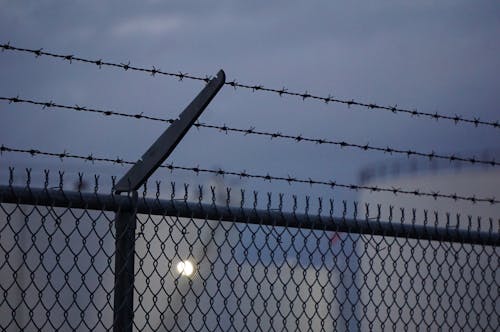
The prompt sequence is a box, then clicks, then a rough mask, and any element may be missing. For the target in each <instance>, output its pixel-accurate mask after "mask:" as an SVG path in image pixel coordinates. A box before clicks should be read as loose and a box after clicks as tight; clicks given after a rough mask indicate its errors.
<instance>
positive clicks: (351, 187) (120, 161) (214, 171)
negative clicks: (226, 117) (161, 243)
mask: <svg viewBox="0 0 500 332" xmlns="http://www.w3.org/2000/svg"><path fill="white" fill-rule="evenodd" d="M4 152H16V153H25V154H30V155H31V156H37V155H41V156H49V157H57V158H60V159H61V160H62V159H65V158H71V159H80V160H85V161H90V162H94V161H102V162H111V163H115V164H121V165H124V164H127V165H133V164H134V162H131V161H126V160H123V159H122V158H120V157H116V158H114V159H113V158H102V157H95V156H94V155H93V154H89V155H88V156H83V155H76V154H72V153H69V152H66V151H64V152H62V153H55V152H47V151H41V150H38V149H19V148H11V147H8V146H5V145H3V144H2V145H1V146H0V154H2V153H4ZM160 168H166V169H169V170H171V171H173V170H183V171H189V172H193V173H196V174H199V173H208V174H214V175H217V176H226V175H230V176H237V177H239V178H247V179H258V180H264V181H269V182H271V181H281V182H287V183H289V184H292V183H302V184H309V185H311V186H312V185H322V186H327V187H330V188H331V189H335V188H343V189H348V190H355V191H357V190H368V191H370V192H388V193H392V194H394V195H398V194H405V195H411V196H417V197H432V198H434V199H438V198H446V199H451V200H454V201H469V202H471V203H474V204H476V203H490V204H492V205H493V204H499V203H500V200H497V199H496V198H495V197H491V198H486V197H476V195H475V194H474V195H471V196H464V195H458V194H456V193H453V194H442V193H440V192H438V191H432V192H426V191H420V190H419V189H415V190H407V189H402V188H396V187H391V188H386V187H379V186H369V185H356V184H344V183H339V182H337V181H334V180H329V181H320V180H313V179H311V178H308V179H301V178H296V177H292V176H290V175H288V176H287V177H281V176H273V175H270V174H266V175H262V174H252V173H248V172H246V171H242V172H235V171H227V170H223V169H221V168H219V169H207V168H201V167H199V166H196V167H185V166H177V165H174V164H173V163H169V164H167V165H161V166H160Z"/></svg>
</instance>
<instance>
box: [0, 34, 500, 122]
mask: <svg viewBox="0 0 500 332" xmlns="http://www.w3.org/2000/svg"><path fill="white" fill-rule="evenodd" d="M0 48H1V49H2V51H5V50H9V51H17V52H25V53H31V54H34V55H35V56H36V57H40V56H48V57H53V58H59V59H62V60H66V61H68V62H69V63H72V62H73V61H75V62H82V63H88V64H93V65H96V66H98V67H99V68H101V67H102V66H108V67H114V68H120V69H123V70H125V71H128V70H130V71H139V72H144V73H148V74H150V75H152V76H156V75H164V76H170V77H175V78H177V79H179V81H182V80H183V79H190V80H197V81H204V82H206V83H208V82H209V81H210V79H211V76H208V75H207V76H205V77H201V76H194V75H190V74H188V73H183V72H180V71H179V72H178V73H173V72H166V71H163V70H160V69H159V68H156V67H155V66H152V67H151V68H146V67H137V66H133V65H131V64H130V62H127V63H114V62H108V61H103V60H102V59H98V60H91V59H86V58H82V57H78V56H74V55H63V54H57V53H52V52H47V51H44V50H43V48H40V49H28V48H20V47H15V46H12V45H10V43H5V44H0ZM225 84H226V85H229V86H232V87H233V88H235V89H236V88H243V89H250V90H252V91H254V92H255V91H259V92H269V93H274V94H277V95H279V96H295V97H299V98H301V99H302V100H306V99H311V100H318V101H322V102H324V103H326V104H328V103H340V104H344V105H347V106H348V107H349V108H350V107H351V106H359V107H364V108H367V109H370V110H383V111H388V112H391V113H403V114H407V115H410V116H412V117H418V116H422V117H427V118H430V119H434V120H447V121H452V122H454V123H455V125H457V124H459V123H468V124H472V125H474V126H475V127H479V126H489V127H493V128H496V129H499V128H500V123H499V121H498V120H497V121H495V122H493V121H483V120H481V119H480V118H479V117H473V118H465V117H463V116H461V115H457V114H455V115H454V116H450V115H443V114H439V113H437V112H435V113H429V112H421V111H418V110H417V109H409V108H401V107H398V106H397V105H394V106H384V105H378V104H376V103H366V102H360V101H355V100H354V99H341V98H336V97H333V96H332V95H328V96H326V97H325V96H320V95H315V94H312V93H309V92H308V90H306V91H305V92H293V91H288V89H286V88H285V87H283V88H281V89H276V88H268V87H265V86H263V85H252V84H246V83H239V82H237V81H236V80H233V81H228V82H226V83H225Z"/></svg>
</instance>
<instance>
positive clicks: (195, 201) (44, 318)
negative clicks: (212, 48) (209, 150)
mask: <svg viewBox="0 0 500 332" xmlns="http://www.w3.org/2000/svg"><path fill="white" fill-rule="evenodd" d="M175 189H176V188H175V186H174V185H172V188H171V192H170V193H168V194H167V195H166V196H165V195H164V194H160V192H159V189H158V190H157V191H156V193H154V192H153V193H152V196H149V195H148V193H147V191H146V190H144V193H142V195H140V197H139V198H138V200H137V202H136V203H133V200H131V197H130V196H119V195H113V194H106V193H100V192H98V191H97V186H96V190H95V191H94V192H92V191H91V192H81V191H69V190H66V189H64V188H63V187H62V185H60V186H59V187H50V186H49V185H48V182H47V181H46V182H45V186H41V188H33V187H32V186H30V184H29V183H28V185H25V186H22V187H19V186H15V185H14V184H13V183H12V181H10V184H8V185H4V186H0V251H1V253H2V255H0V288H1V292H2V294H3V296H2V298H1V300H0V328H1V330H2V331H19V330H26V331H35V330H44V331H46V330H59V331H68V330H77V331H88V330H97V331H100V330H116V329H117V328H116V327H117V326H121V327H123V329H129V328H132V329H133V330H137V331H285V330H287V331H288V330H290V331H293V330H300V331H334V330H336V331H356V330H362V331H367V330H375V331H383V330H416V331H435V330H461V331H473V330H482V331H497V330H499V326H500V321H499V311H500V303H499V301H498V298H499V294H498V292H499V285H500V277H499V276H498V274H497V273H496V272H497V270H498V267H499V257H500V249H499V248H500V247H499V245H500V234H499V229H498V225H499V224H498V220H493V219H490V220H473V219H472V218H470V217H469V218H462V219H463V220H461V219H457V220H453V221H454V222H451V221H450V216H449V215H447V216H446V217H445V219H446V220H444V223H442V220H440V219H439V218H440V216H438V215H437V214H436V215H433V214H428V213H427V212H425V213H422V215H419V214H418V213H416V212H415V211H412V212H410V213H408V212H406V211H404V210H394V209H393V208H392V207H390V208H388V210H387V211H385V212H387V213H384V211H381V207H380V206H378V207H372V206H362V207H361V206H359V207H358V206H357V205H353V206H350V205H348V204H347V203H345V202H339V203H337V202H334V201H332V200H328V201H326V200H325V201H323V200H319V201H315V203H314V207H315V208H314V212H312V211H313V208H312V206H313V203H312V200H311V202H310V201H309V199H308V198H307V199H306V200H305V202H302V203H303V204H302V205H303V207H301V209H300V210H301V211H299V209H298V208H297V206H298V205H300V202H299V204H298V203H297V199H296V198H295V197H293V199H292V200H291V201H290V202H289V203H290V204H285V203H284V201H285V200H284V198H283V196H282V195H280V196H277V197H273V196H271V195H268V196H267V197H264V198H263V199H262V198H261V197H260V196H258V195H257V193H251V194H250V195H248V193H245V192H241V193H238V195H237V196H238V197H236V196H235V195H234V193H233V197H232V198H231V195H230V194H231V191H230V190H227V191H225V192H224V195H220V194H218V193H217V191H216V190H215V189H214V188H211V190H210V189H209V190H203V189H202V188H201V187H199V188H196V190H194V192H191V191H190V190H188V187H184V188H181V189H180V190H179V188H177V190H175ZM235 197H236V202H235V205H233V201H235ZM259 199H260V201H259ZM286 205H289V206H290V207H289V208H287V206H286ZM131 210H133V211H134V212H135V213H136V224H135V226H134V227H130V228H128V229H126V230H125V231H124V233H123V234H122V233H121V231H119V232H117V229H119V228H116V226H117V225H116V224H115V220H117V215H119V214H120V213H123V212H124V211H131ZM405 212H406V215H405ZM348 215H349V216H348ZM385 215H387V218H384V219H385V220H383V219H382V216H385ZM126 234H132V236H133V238H127V236H126ZM121 239H128V241H129V243H131V245H132V249H133V251H132V253H133V256H132V257H133V258H134V259H133V265H132V266H133V273H129V274H128V276H127V278H130V279H128V280H129V281H130V284H128V288H126V289H125V294H127V292H128V294H133V298H132V300H133V303H128V304H127V303H123V302H121V301H119V300H118V298H117V297H116V293H117V292H118V291H119V290H118V289H117V288H118V287H122V288H123V284H121V283H120V282H119V281H117V275H119V274H121V273H124V271H117V269H116V265H115V264H116V261H115V259H116V257H117V255H118V251H120V250H122V249H120V248H118V247H117V243H118V242H119V241H118V240H121ZM134 240H135V243H134ZM121 254H122V253H120V255H121ZM125 258H126V259H130V257H128V256H127V257H125ZM125 270H126V269H125ZM125 272H126V271H125ZM115 274H116V275H115ZM120 292H123V289H121V290H120ZM129 304H130V305H132V308H133V316H131V317H130V320H129V321H118V320H117V317H119V316H118V315H117V312H118V311H120V310H122V309H123V308H124V307H126V306H127V305H129Z"/></svg>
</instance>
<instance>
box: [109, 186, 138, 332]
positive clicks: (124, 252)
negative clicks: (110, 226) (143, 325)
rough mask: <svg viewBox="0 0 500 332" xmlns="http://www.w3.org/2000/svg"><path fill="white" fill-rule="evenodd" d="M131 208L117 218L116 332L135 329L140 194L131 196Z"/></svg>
mask: <svg viewBox="0 0 500 332" xmlns="http://www.w3.org/2000/svg"><path fill="white" fill-rule="evenodd" d="M130 194H131V195H130V200H131V203H132V204H131V205H130V208H127V209H123V210H122V209H120V210H118V211H117V212H116V215H115V232H116V235H115V236H116V238H115V248H116V251H115V289H114V306H113V331H114V332H125V331H127V332H131V331H132V330H133V326H134V258H135V228H136V224H137V218H136V213H137V200H138V194H137V191H132V192H131V193H130Z"/></svg>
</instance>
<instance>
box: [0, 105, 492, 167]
mask: <svg viewBox="0 0 500 332" xmlns="http://www.w3.org/2000/svg"><path fill="white" fill-rule="evenodd" d="M0 100H2V101H7V102H9V103H26V104H31V105H39V106H42V109H47V108H59V109H63V110H72V111H77V112H90V113H98V114H102V115H105V116H112V115H113V116H120V117H126V118H132V119H138V120H140V119H146V120H151V121H160V122H165V123H172V122H174V121H175V119H164V118H158V117H152V116H148V115H144V114H143V113H137V114H127V113H121V112H115V111H111V110H102V109H96V108H90V107H85V106H79V105H75V106H70V105H62V104H58V103H54V102H52V101H48V102H42V101H36V100H30V99H23V98H20V97H1V96H0ZM194 126H195V127H197V128H209V129H215V130H217V131H219V132H222V133H228V132H235V133H241V134H244V135H255V136H266V137H269V138H271V139H285V140H289V141H294V142H297V143H302V142H308V143H315V144H320V145H335V146H339V147H340V148H355V149H358V150H361V151H377V152H383V153H388V154H400V155H405V156H407V157H408V158H409V157H411V156H415V157H423V158H428V159H429V161H432V160H434V159H442V160H448V161H450V162H464V163H470V164H482V165H489V166H500V162H497V161H495V159H494V158H493V159H492V160H481V159H477V158H476V157H475V156H473V157H459V156H456V155H454V154H452V155H444V154H438V153H435V152H434V151H432V152H431V153H425V152H419V151H415V150H403V149H396V148H392V147H389V146H386V147H379V146H378V147H377V146H372V145H370V144H368V143H367V144H364V145H363V144H356V143H349V142H345V141H339V140H328V139H323V138H314V137H306V136H302V135H290V134H283V133H281V132H279V131H278V132H265V131H260V130H256V129H255V127H250V128H249V129H242V128H234V127H229V126H227V125H225V124H224V125H222V126H220V125H214V124H207V123H201V122H196V123H195V124H194Z"/></svg>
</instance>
